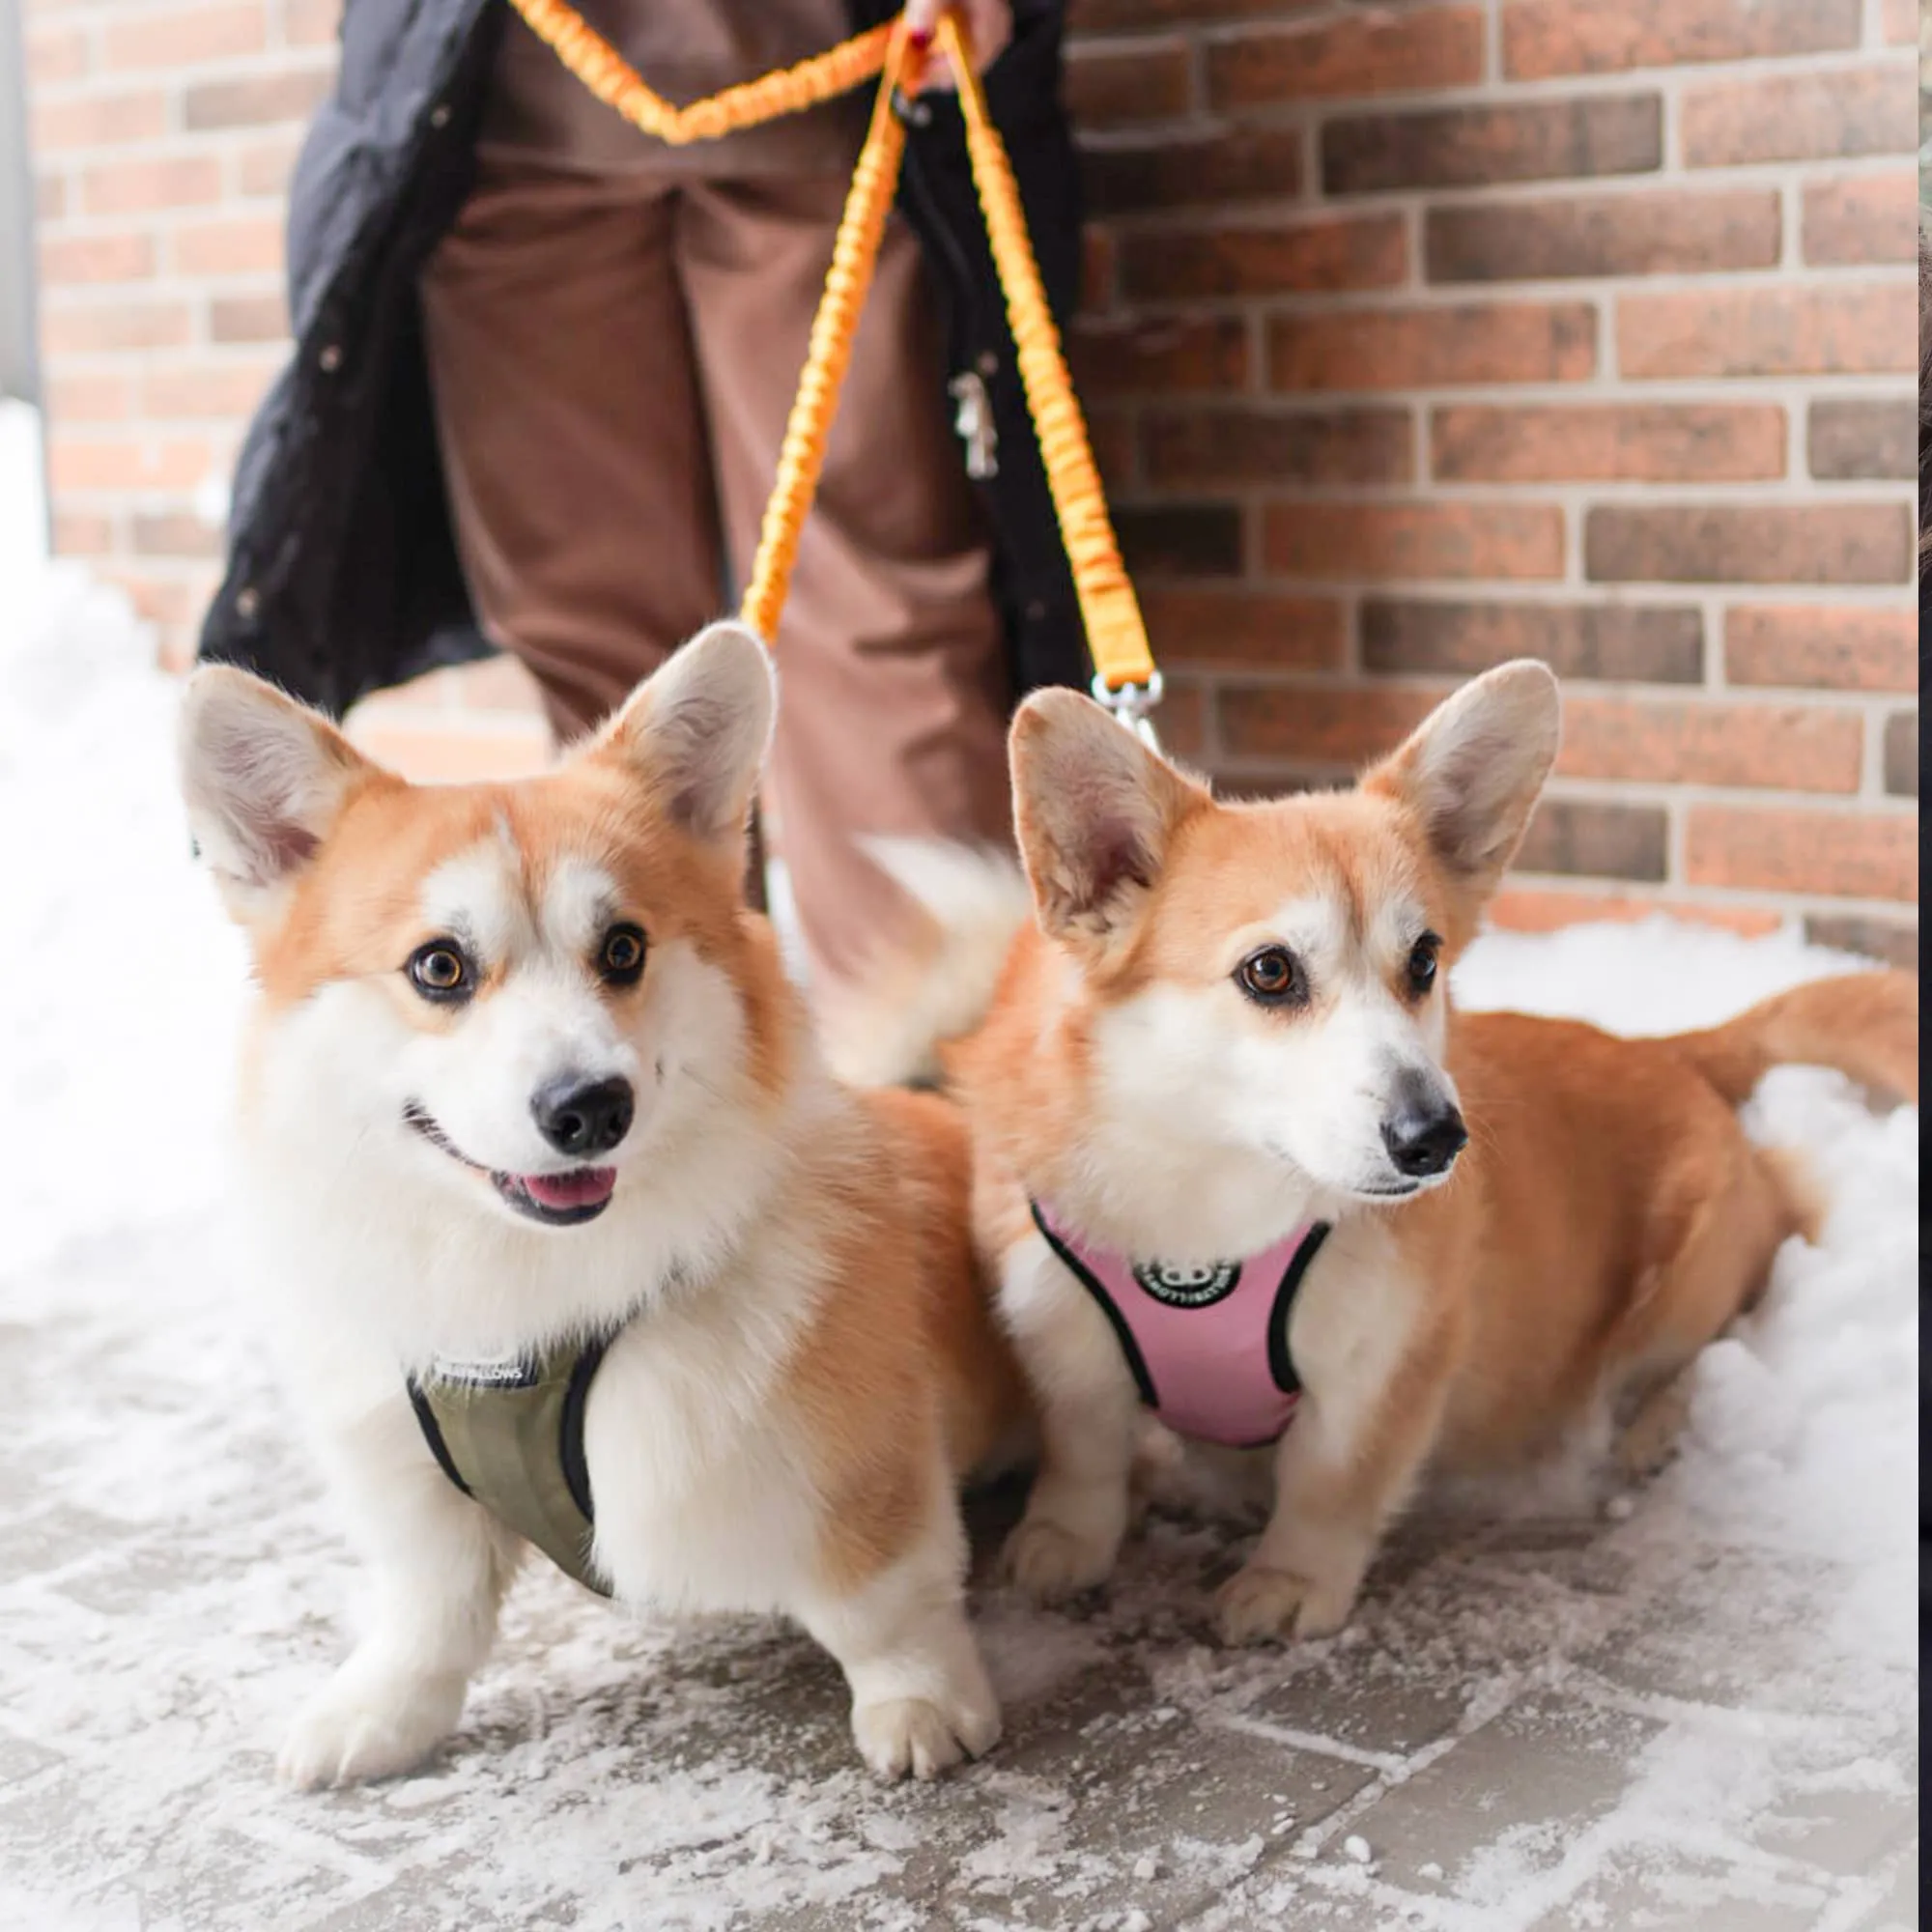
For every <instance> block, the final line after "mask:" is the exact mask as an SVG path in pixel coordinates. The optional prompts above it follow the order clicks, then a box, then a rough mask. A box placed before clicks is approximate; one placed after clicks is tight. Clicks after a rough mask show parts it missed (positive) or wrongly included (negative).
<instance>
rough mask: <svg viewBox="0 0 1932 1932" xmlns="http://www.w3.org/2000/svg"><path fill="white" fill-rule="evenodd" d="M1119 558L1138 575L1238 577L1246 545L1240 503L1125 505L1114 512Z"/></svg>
mask: <svg viewBox="0 0 1932 1932" xmlns="http://www.w3.org/2000/svg"><path fill="white" fill-rule="evenodd" d="M1114 529H1115V532H1116V534H1117V535H1118V536H1119V537H1120V540H1121V554H1122V557H1123V558H1124V559H1125V562H1126V565H1127V568H1128V570H1130V571H1131V572H1133V573H1134V574H1135V575H1136V576H1139V575H1142V574H1146V575H1149V576H1151V575H1153V574H1155V573H1157V572H1166V573H1171V574H1172V575H1174V576H1176V577H1237V576H1239V575H1240V570H1241V554H1242V551H1243V549H1244V548H1245V544H1244V542H1243V539H1242V534H1241V511H1240V506H1239V505H1238V504H1236V503H1127V504H1122V505H1120V506H1119V507H1118V508H1116V510H1115V512H1114Z"/></svg>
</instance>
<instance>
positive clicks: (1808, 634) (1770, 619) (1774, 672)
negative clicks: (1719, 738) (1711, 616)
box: [1724, 604, 1918, 691]
mask: <svg viewBox="0 0 1932 1932" xmlns="http://www.w3.org/2000/svg"><path fill="white" fill-rule="evenodd" d="M1724 677H1725V680H1726V682H1728V683H1731V684H1743V685H1753V684H1757V685H1765V684H1769V685H1799V686H1805V687H1810V688H1814V689H1818V690H1823V691H1916V690H1918V621H1917V617H1916V615H1915V613H1914V611H1913V610H1912V608H1911V607H1910V606H1909V605H1908V606H1906V607H1904V608H1902V609H1900V610H1873V609H1870V608H1867V607H1862V606H1857V605H1854V606H1852V607H1850V608H1848V609H1834V608H1833V606H1831V605H1829V604H1825V605H1820V604H1737V605H1733V606H1732V607H1731V610H1730V611H1729V613H1728V614H1727V615H1726V616H1725V618H1724Z"/></svg>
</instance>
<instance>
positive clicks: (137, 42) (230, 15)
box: [106, 0, 269, 69]
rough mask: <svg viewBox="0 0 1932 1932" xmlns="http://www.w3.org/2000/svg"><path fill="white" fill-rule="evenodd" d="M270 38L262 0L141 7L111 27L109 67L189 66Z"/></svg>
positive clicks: (253, 48) (254, 48)
mask: <svg viewBox="0 0 1932 1932" xmlns="http://www.w3.org/2000/svg"><path fill="white" fill-rule="evenodd" d="M268 43H269V15H268V9H267V7H266V6H264V5H262V4H261V0H254V4H252V5H246V6H240V7H235V6H227V7H213V6H189V7H171V8H167V9H158V8H153V7H143V8H140V9H138V10H137V11H136V12H135V13H134V14H131V15H130V16H129V17H128V18H126V19H123V20H120V21H117V22H114V23H112V24H110V25H109V27H108V28H107V38H106V48H107V64H108V66H109V67H156V68H162V67H165V68H176V69H181V68H190V67H195V66H198V65H199V64H200V63H201V62H203V61H211V60H220V59H222V58H224V57H225V56H228V55H232V54H252V53H259V52H260V51H261V50H262V49H263V48H264V47H265V46H267V45H268Z"/></svg>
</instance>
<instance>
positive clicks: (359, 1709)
mask: <svg viewBox="0 0 1932 1932" xmlns="http://www.w3.org/2000/svg"><path fill="white" fill-rule="evenodd" d="M463 1690H464V1686H463V1680H462V1679H461V1678H444V1677H433V1678H421V1677H403V1676H399V1675H396V1674H392V1673H391V1674H384V1673H380V1672H375V1671H371V1670H368V1669H364V1668H359V1667H358V1666H357V1664H356V1662H355V1659H353V1658H352V1659H351V1660H350V1661H349V1662H347V1663H345V1664H344V1665H343V1666H342V1668H341V1669H340V1670H338V1671H337V1672H336V1673H335V1675H334V1676H333V1677H331V1678H330V1679H329V1681H328V1682H327V1684H326V1685H324V1686H323V1688H322V1689H321V1690H319V1691H317V1692H316V1694H315V1695H314V1696H313V1697H311V1698H310V1699H309V1701H308V1702H307V1703H306V1704H305V1705H304V1706H303V1707H302V1709H301V1711H300V1713H299V1714H298V1716H297V1718H296V1720H295V1722H294V1723H293V1724H292V1725H291V1726H290V1727H289V1734H288V1736H287V1738H286V1739H284V1741H283V1743H282V1749H281V1755H280V1757H279V1758H278V1759H277V1760H276V1764H275V1770H276V1773H277V1775H278V1776H280V1777H281V1779H282V1781H283V1782H284V1783H285V1784H293V1785H294V1786H295V1787H296V1788H297V1789H298V1790H300V1791H316V1790H321V1789H324V1788H326V1787H327V1786H329V1785H335V1784H355V1783H359V1782H360V1781H361V1780H363V1779H365V1778H372V1777H393V1776H396V1774H397V1773H398V1772H404V1771H412V1770H414V1769H415V1767H416V1766H417V1765H419V1764H420V1763H421V1762H422V1761H423V1759H424V1758H425V1757H427V1756H428V1755H429V1753H430V1752H431V1751H432V1750H434V1749H435V1748H436V1747H437V1746H438V1745H439V1744H440V1743H441V1742H442V1740H443V1739H444V1738H446V1737H447V1736H448V1735H449V1734H450V1732H451V1731H452V1730H454V1729H455V1728H456V1720H457V1718H458V1717H459V1716H460V1715H461V1714H462V1710H463Z"/></svg>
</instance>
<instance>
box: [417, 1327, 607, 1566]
mask: <svg viewBox="0 0 1932 1932" xmlns="http://www.w3.org/2000/svg"><path fill="white" fill-rule="evenodd" d="M615 1334H616V1331H615V1330H614V1329H613V1330H611V1332H610V1333H608V1334H604V1335H600V1336H598V1337H597V1338H596V1339H595V1340H594V1341H590V1342H566V1343H561V1344H559V1345H557V1346H556V1347H554V1348H553V1349H550V1350H547V1351H545V1352H543V1353H541V1354H538V1355H521V1356H511V1357H509V1358H508V1359H507V1360H502V1361H483V1362H460V1361H446V1360H439V1361H437V1362H436V1363H435V1364H433V1365H432V1367H431V1368H430V1369H429V1370H428V1371H427V1372H426V1373H425V1374H423V1375H420V1376H412V1377H411V1378H410V1380H409V1387H410V1404H411V1406H412V1407H413V1408H414V1410H415V1412H416V1421H417V1422H418V1423H419V1424H420V1425H421V1428H422V1433H423V1439H424V1440H425V1441H426V1442H427V1443H428V1444H429V1448H430V1454H431V1455H433V1456H434V1457H435V1458H436V1460H437V1464H438V1466H439V1467H440V1469H441V1470H442V1473H443V1474H444V1475H445V1476H447V1477H448V1478H449V1480H450V1481H451V1482H452V1483H454V1484H455V1485H456V1487H457V1488H458V1489H459V1490H461V1491H462V1492H463V1493H464V1494H465V1495H466V1496H469V1497H472V1498H473V1499H474V1500H475V1501H477V1502H478V1503H480V1504H482V1506H483V1507H484V1508H485V1509H486V1510H488V1511H489V1512H490V1514H491V1515H492V1516H494V1517H495V1518H496V1519H497V1521H498V1522H500V1523H502V1524H503V1525H504V1526H505V1527H506V1528H509V1529H513V1530H515V1531H516V1533H517V1534H518V1535H519V1536H521V1537H524V1538H525V1539H526V1540H527V1541H528V1542H530V1543H533V1544H535V1545H536V1547H537V1548H539V1549H541V1550H542V1551H543V1552H544V1554H545V1555H546V1556H548V1557H549V1558H550V1560H551V1561H552V1562H553V1563H554V1564H555V1565H556V1567H557V1568H558V1569H559V1570H561V1571H562V1572H563V1573H564V1575H565V1576H567V1577H575V1578H576V1580H577V1581H578V1582H580V1583H582V1585H583V1587H584V1588H585V1589H586V1590H594V1591H595V1592H596V1593H597V1594H598V1595H599V1596H600V1597H608V1596H609V1595H610V1594H611V1591H610V1588H609V1586H608V1585H607V1584H605V1583H603V1582H602V1581H600V1580H599V1579H598V1577H596V1576H595V1575H594V1574H593V1573H592V1571H591V1568H590V1548H591V1538H592V1532H593V1525H594V1523H595V1520H596V1519H595V1516H594V1514H593V1512H592V1509H591V1499H590V1471H589V1469H588V1468H587V1466H586V1465H585V1463H584V1460H583V1407H584V1404H585V1402H586V1401H587V1400H588V1399H589V1395H590V1383H591V1379H592V1378H593V1377H594V1376H595V1375H596V1374H597V1369H598V1365H599V1364H600V1363H601V1362H602V1361H603V1359H604V1351H605V1350H606V1349H608V1348H609V1347H610V1346H611V1341H612V1340H613V1339H614V1336H615Z"/></svg>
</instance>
